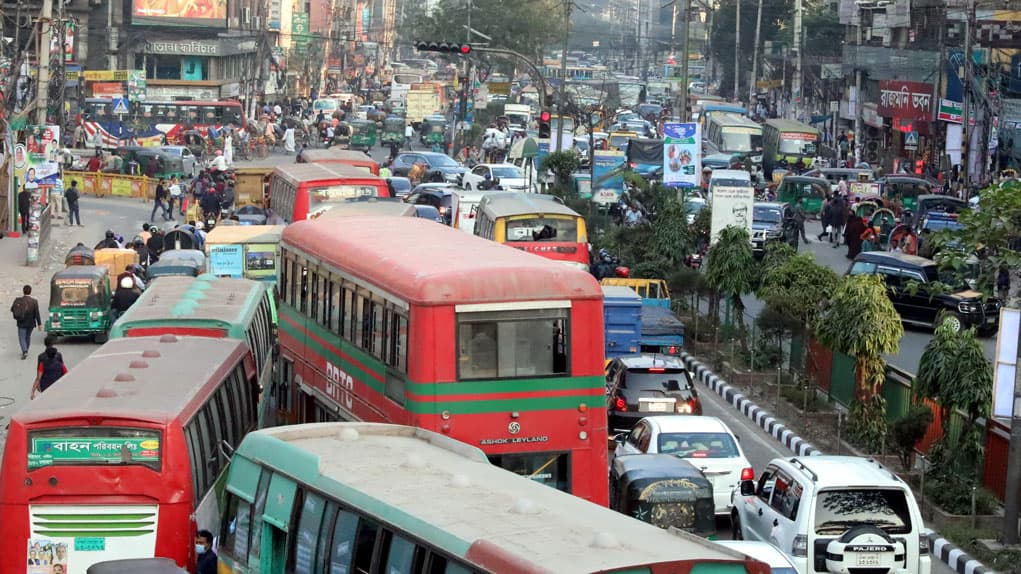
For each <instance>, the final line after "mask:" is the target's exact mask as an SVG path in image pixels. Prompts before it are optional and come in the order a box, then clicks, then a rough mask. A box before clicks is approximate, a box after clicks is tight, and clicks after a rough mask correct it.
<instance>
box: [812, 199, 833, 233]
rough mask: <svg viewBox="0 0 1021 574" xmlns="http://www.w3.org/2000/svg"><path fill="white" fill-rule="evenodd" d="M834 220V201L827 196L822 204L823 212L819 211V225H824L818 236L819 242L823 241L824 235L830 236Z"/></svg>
mask: <svg viewBox="0 0 1021 574" xmlns="http://www.w3.org/2000/svg"><path fill="white" fill-rule="evenodd" d="M832 220H833V199H832V198H831V197H830V196H828V195H827V196H826V199H824V200H823V202H822V210H820V211H819V223H821V224H822V231H821V232H820V233H819V235H817V236H816V239H817V240H818V241H822V238H823V236H824V235H828V234H829V233H830V232H831V231H832V228H831V227H830V224H831V222H832Z"/></svg>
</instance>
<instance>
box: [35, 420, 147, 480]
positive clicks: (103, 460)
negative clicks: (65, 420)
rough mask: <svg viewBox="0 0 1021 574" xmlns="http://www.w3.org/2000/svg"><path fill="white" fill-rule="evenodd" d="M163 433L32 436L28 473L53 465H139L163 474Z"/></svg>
mask: <svg viewBox="0 0 1021 574" xmlns="http://www.w3.org/2000/svg"><path fill="white" fill-rule="evenodd" d="M162 445H163V441H162V433H160V431H157V430H148V429H139V428H128V427H63V428H54V429H46V430H38V431H32V432H30V433H28V470H34V469H37V468H42V467H44V466H52V465H123V464H137V465H142V466H148V467H149V468H152V469H153V470H160V459H161V452H162Z"/></svg>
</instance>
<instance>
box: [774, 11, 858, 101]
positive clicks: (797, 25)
mask: <svg viewBox="0 0 1021 574" xmlns="http://www.w3.org/2000/svg"><path fill="white" fill-rule="evenodd" d="M759 2H760V3H761V2H762V0H759ZM801 12H802V0H794V49H795V50H797V53H796V54H794V78H793V80H794V81H793V82H792V83H793V84H794V98H795V102H796V103H797V104H798V105H799V106H801V105H803V103H804V100H805V96H804V94H802V92H803V91H804V88H803V87H802V83H803V82H802V80H803V78H802V73H801V57H802V53H803V50H802V49H801V48H802V43H804V39H803V38H802V32H804V30H802V23H801ZM859 29H860V28H859Z"/></svg>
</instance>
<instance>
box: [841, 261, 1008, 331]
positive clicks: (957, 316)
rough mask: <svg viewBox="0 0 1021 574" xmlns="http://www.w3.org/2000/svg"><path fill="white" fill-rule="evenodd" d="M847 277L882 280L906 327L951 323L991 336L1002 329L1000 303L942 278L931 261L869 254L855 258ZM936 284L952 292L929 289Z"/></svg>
mask: <svg viewBox="0 0 1021 574" xmlns="http://www.w3.org/2000/svg"><path fill="white" fill-rule="evenodd" d="M847 274H848V275H879V276H880V277H882V278H883V280H884V281H885V282H886V292H887V295H889V297H890V301H891V302H892V303H893V307H894V308H895V309H896V310H897V312H898V313H899V314H900V318H901V321H903V322H904V323H907V324H910V325H921V326H925V327H934V326H936V325H937V324H940V323H943V322H947V323H949V324H950V325H951V326H952V327H953V328H954V329H955V330H958V331H959V330H961V329H966V328H968V327H977V328H978V330H979V331H980V332H987V333H988V332H994V331H996V329H997V328H998V327H999V318H1000V300H999V299H996V298H985V299H984V298H983V296H982V294H981V293H979V292H978V291H974V290H972V289H971V288H969V287H968V286H967V285H964V284H963V283H962V281H961V280H960V279H958V278H957V277H954V276H950V275H946V274H941V273H940V272H939V268H938V267H937V265H936V262H935V261H932V260H931V259H925V258H924V257H918V256H916V255H905V254H903V253H892V252H886V251H869V252H866V253H860V254H858V256H857V257H855V258H854V262H853V263H851V268H850V269H848V271H847ZM936 282H941V283H943V284H944V285H947V286H950V287H951V288H950V290H949V292H946V291H943V290H940V289H927V288H926V286H927V285H929V284H933V283H936ZM915 284H917V288H916V287H915Z"/></svg>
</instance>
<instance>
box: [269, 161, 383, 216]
mask: <svg viewBox="0 0 1021 574" xmlns="http://www.w3.org/2000/svg"><path fill="white" fill-rule="evenodd" d="M363 197H390V188H389V187H388V186H387V184H386V180H385V179H381V178H379V177H376V176H374V175H371V174H368V173H365V171H364V170H362V169H359V168H357V167H352V166H349V165H340V164H321V163H300V164H291V165H283V166H280V167H277V168H276V169H274V170H273V175H272V176H270V182H269V212H270V213H269V222H268V223H270V224H271V225H280V224H287V223H294V222H295V221H304V220H306V219H315V218H317V217H319V216H320V215H322V214H323V212H325V211H326V210H328V209H330V208H331V207H333V206H334V205H337V204H338V203H344V202H347V201H350V200H353V199H359V198H363Z"/></svg>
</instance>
